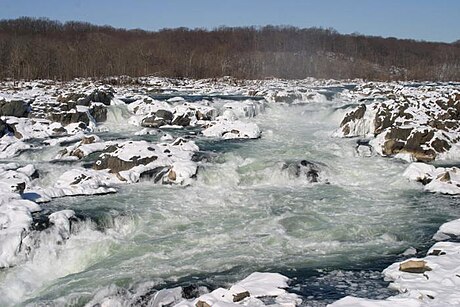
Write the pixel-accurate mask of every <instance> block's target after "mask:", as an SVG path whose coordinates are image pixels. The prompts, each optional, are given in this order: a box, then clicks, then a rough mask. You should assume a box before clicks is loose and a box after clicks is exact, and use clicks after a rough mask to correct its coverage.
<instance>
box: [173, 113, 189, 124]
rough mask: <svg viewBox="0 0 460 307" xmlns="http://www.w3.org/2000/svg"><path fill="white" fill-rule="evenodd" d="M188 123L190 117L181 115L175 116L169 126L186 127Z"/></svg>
mask: <svg viewBox="0 0 460 307" xmlns="http://www.w3.org/2000/svg"><path fill="white" fill-rule="evenodd" d="M190 121H191V120H190V117H188V115H187V114H182V115H178V116H176V117H175V118H174V119H173V121H172V122H171V124H172V125H176V126H182V127H187V126H188V125H190Z"/></svg>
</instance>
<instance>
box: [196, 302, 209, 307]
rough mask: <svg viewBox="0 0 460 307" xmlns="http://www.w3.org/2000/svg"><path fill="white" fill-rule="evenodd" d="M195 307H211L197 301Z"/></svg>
mask: <svg viewBox="0 0 460 307" xmlns="http://www.w3.org/2000/svg"><path fill="white" fill-rule="evenodd" d="M195 306H196V307H211V305H209V304H208V303H206V302H205V301H198V302H197V303H196V305H195Z"/></svg>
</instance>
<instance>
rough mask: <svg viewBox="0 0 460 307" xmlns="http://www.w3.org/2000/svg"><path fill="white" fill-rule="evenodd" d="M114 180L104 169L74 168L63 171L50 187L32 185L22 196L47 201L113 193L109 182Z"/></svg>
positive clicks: (113, 189)
mask: <svg viewBox="0 0 460 307" xmlns="http://www.w3.org/2000/svg"><path fill="white" fill-rule="evenodd" d="M115 182H116V181H115V179H114V178H113V176H111V175H110V174H108V173H107V172H105V171H95V170H91V169H83V168H76V169H72V170H69V171H66V172H64V173H63V174H62V175H61V176H59V178H57V179H56V181H55V183H54V184H53V185H52V186H50V187H45V188H41V187H32V188H31V189H27V190H26V192H25V193H24V198H30V199H32V200H34V201H35V202H47V201H50V200H51V199H53V198H58V197H65V196H79V195H99V194H109V193H115V192H116V191H117V190H116V189H115V188H114V187H112V186H111V185H110V184H114V183H115Z"/></svg>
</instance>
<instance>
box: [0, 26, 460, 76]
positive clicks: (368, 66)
mask: <svg viewBox="0 0 460 307" xmlns="http://www.w3.org/2000/svg"><path fill="white" fill-rule="evenodd" d="M110 75H131V76H140V75H156V76H166V77H190V78H213V77H220V76H225V75H231V76H234V77H237V78H247V79H256V78H268V77H280V78H287V79H295V78H305V77H317V78H335V79H344V78H363V79H369V80H406V79H410V80H443V81H445V80H460V44H458V42H457V43H452V44H447V43H434V42H421V41H414V40H401V39H395V38H381V37H371V36H363V35H342V34H339V33H337V32H336V31H335V30H332V29H321V28H308V29H299V28H294V27H286V26H283V27H279V26H276V27H275V26H266V27H243V28H228V27H221V28H217V29H214V30H204V29H194V30H191V29H186V28H178V29H164V30H160V31H157V32H148V31H143V30H125V29H115V28H112V27H109V26H95V25H91V24H88V23H82V22H67V23H61V22H58V21H51V20H48V19H33V18H28V17H23V18H19V19H15V20H1V21H0V78H15V79H36V78H47V79H62V80H68V79H71V78H74V77H102V76H110Z"/></svg>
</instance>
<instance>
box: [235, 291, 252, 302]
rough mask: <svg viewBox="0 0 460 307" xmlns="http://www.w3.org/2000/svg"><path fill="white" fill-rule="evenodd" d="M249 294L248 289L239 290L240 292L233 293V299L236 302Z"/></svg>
mask: <svg viewBox="0 0 460 307" xmlns="http://www.w3.org/2000/svg"><path fill="white" fill-rule="evenodd" d="M250 296H251V295H250V294H249V292H248V291H245V292H241V293H237V294H234V295H233V301H234V302H235V303H236V302H240V301H242V300H244V299H245V298H247V297H250Z"/></svg>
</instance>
